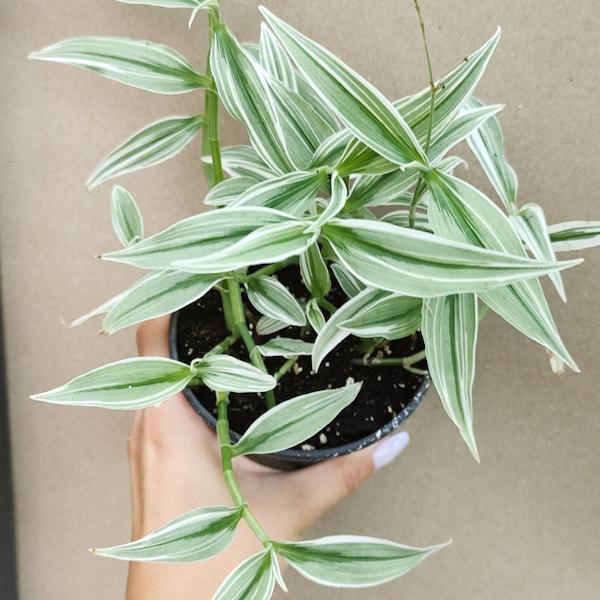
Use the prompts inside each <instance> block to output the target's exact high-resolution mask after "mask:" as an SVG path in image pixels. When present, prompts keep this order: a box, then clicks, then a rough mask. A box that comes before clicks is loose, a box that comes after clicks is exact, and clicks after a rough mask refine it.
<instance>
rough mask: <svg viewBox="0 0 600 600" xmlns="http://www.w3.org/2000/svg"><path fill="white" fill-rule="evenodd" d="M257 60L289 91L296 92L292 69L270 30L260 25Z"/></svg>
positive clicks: (262, 24)
mask: <svg viewBox="0 0 600 600" xmlns="http://www.w3.org/2000/svg"><path fill="white" fill-rule="evenodd" d="M258 51H259V60H260V64H261V65H262V66H263V68H264V69H265V71H266V72H267V73H269V75H271V77H273V78H274V79H276V80H277V81H280V82H281V83H283V85H285V86H286V87H287V88H288V89H290V90H294V91H295V90H296V89H297V87H296V74H295V73H294V67H293V65H292V63H291V61H290V59H289V57H288V55H287V54H286V53H285V52H284V51H283V48H282V47H281V45H280V44H279V42H278V41H277V38H276V37H275V36H274V35H273V33H272V32H271V30H270V29H269V28H268V27H266V26H265V25H264V23H261V28H260V40H259V43H258Z"/></svg>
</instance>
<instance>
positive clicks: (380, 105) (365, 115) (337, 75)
mask: <svg viewBox="0 0 600 600" xmlns="http://www.w3.org/2000/svg"><path fill="white" fill-rule="evenodd" d="M260 10H261V12H262V13H263V15H264V17H265V19H266V20H267V22H268V23H269V25H270V26H271V28H272V29H273V30H274V32H275V34H276V35H277V37H278V38H279V40H280V41H281V43H282V44H283V46H284V47H285V49H286V50H287V52H288V53H289V54H290V56H291V57H292V59H293V60H294V62H295V63H296V65H297V67H298V69H299V71H300V72H301V73H302V75H303V76H304V78H305V79H306V80H307V81H309V82H310V83H311V84H312V87H313V88H314V90H315V92H316V93H317V94H318V95H319V96H320V98H321V99H322V101H323V102H324V103H325V104H326V105H327V106H328V107H329V108H330V109H331V110H332V111H334V112H335V113H336V115H337V116H338V117H339V119H340V120H341V121H342V122H343V123H344V125H346V127H348V129H350V130H351V131H352V133H354V135H355V136H356V137H357V138H359V139H360V140H361V141H362V142H364V143H365V144H366V145H367V146H369V147H370V148H372V149H373V150H375V151H376V152H378V153H379V154H381V156H384V157H385V158H387V159H388V160H390V161H392V162H394V163H396V164H400V165H404V164H407V163H411V162H413V161H418V162H421V163H426V162H427V159H426V157H425V155H424V152H423V150H422V148H421V147H420V145H419V143H418V141H417V139H416V138H415V136H414V134H413V133H412V131H411V130H410V128H409V127H408V126H407V125H406V123H405V122H404V120H403V119H402V118H401V117H400V115H399V114H398V112H397V111H396V110H395V109H394V107H393V106H392V104H391V102H389V101H388V100H387V99H386V98H385V97H384V96H383V95H382V94H381V92H379V91H378V90H377V89H376V88H375V87H374V86H372V85H371V84H370V83H369V82H368V81H366V80H365V79H363V78H362V77H361V76H360V75H358V74H357V73H355V72H354V71H352V70H351V69H350V68H349V67H348V66H347V65H345V64H344V63H343V62H342V61H340V60H339V59H338V58H337V57H336V56H335V55H333V54H332V53H331V52H329V51H328V50H326V49H325V48H323V47H322V46H320V45H319V44H317V43H316V42H314V41H313V40H311V39H310V38H308V37H306V36H304V35H302V34H301V33H299V32H298V31H296V30H295V29H293V28H292V27H290V25H288V24H287V23H285V22H283V21H282V20H280V19H278V18H277V17H275V16H274V15H273V14H272V13H271V12H269V11H268V10H267V9H265V8H264V7H261V9H260Z"/></svg>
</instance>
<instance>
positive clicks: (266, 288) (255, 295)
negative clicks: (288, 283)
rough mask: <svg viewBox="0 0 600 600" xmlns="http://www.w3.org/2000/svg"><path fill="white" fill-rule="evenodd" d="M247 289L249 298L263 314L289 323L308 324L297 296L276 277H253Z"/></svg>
mask: <svg viewBox="0 0 600 600" xmlns="http://www.w3.org/2000/svg"><path fill="white" fill-rule="evenodd" d="M246 290H247V293H248V300H250V302H251V304H252V306H254V308H255V309H256V310H257V311H258V312H259V313H261V314H262V315H266V316H267V317H271V318H272V319H277V320H278V321H282V322H284V323H287V324H288V325H296V326H303V325H305V324H306V316H305V315H304V311H303V310H302V307H301V306H300V304H298V301H297V300H296V298H294V296H293V295H292V294H291V293H290V291H289V290H288V289H287V288H286V287H285V286H284V285H283V284H282V283H280V282H279V281H278V280H277V279H275V278H274V277H266V276H263V277H251V278H250V279H249V280H248V282H247V283H246Z"/></svg>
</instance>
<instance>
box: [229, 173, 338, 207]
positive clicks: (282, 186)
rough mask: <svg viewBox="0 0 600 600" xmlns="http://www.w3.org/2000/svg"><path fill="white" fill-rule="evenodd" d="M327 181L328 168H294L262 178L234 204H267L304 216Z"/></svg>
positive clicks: (236, 205)
mask: <svg viewBox="0 0 600 600" xmlns="http://www.w3.org/2000/svg"><path fill="white" fill-rule="evenodd" d="M326 182H327V173H325V171H294V172H292V173H286V174H285V175H281V176H280V177H275V178H274V179H268V180H267V181H261V182H260V183H256V184H255V185H253V186H252V187H251V188H249V189H247V190H246V192H244V193H243V194H242V195H241V196H239V197H238V199H237V200H235V201H234V202H232V203H231V207H239V206H264V207H267V208H273V209H275V210H280V211H281V212H285V213H288V214H290V215H292V216H294V217H301V216H303V215H304V214H305V213H306V212H308V211H309V210H310V208H311V207H312V206H313V204H314V202H315V197H316V195H317V192H318V191H319V189H320V188H321V186H323V185H324V184H325V183H326Z"/></svg>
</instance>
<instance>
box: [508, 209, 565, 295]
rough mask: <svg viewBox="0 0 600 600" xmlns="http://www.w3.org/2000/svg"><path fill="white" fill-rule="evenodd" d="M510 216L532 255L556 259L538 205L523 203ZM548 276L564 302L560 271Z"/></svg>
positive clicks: (543, 217)
mask: <svg viewBox="0 0 600 600" xmlns="http://www.w3.org/2000/svg"><path fill="white" fill-rule="evenodd" d="M510 218H511V222H512V223H513V224H514V226H515V229H516V230H517V232H518V233H519V235H520V236H521V239H522V240H523V241H524V242H525V244H526V245H527V247H528V248H529V249H530V250H531V253H532V254H533V256H535V257H536V258H539V259H540V260H556V255H555V254H554V249H553V248H552V241H551V240H550V235H549V233H548V225H547V223H546V217H545V216H544V211H543V210H542V208H541V207H540V206H539V205H537V204H531V203H530V204H525V206H522V207H521V208H520V209H519V214H518V215H517V216H516V217H510ZM549 277H550V280H551V281H552V283H553V284H554V287H555V288H556V291H557V292H558V295H559V296H560V298H561V299H562V300H563V302H566V301H567V295H566V292H565V286H564V284H563V281H562V277H561V276H560V273H550V275H549Z"/></svg>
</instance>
